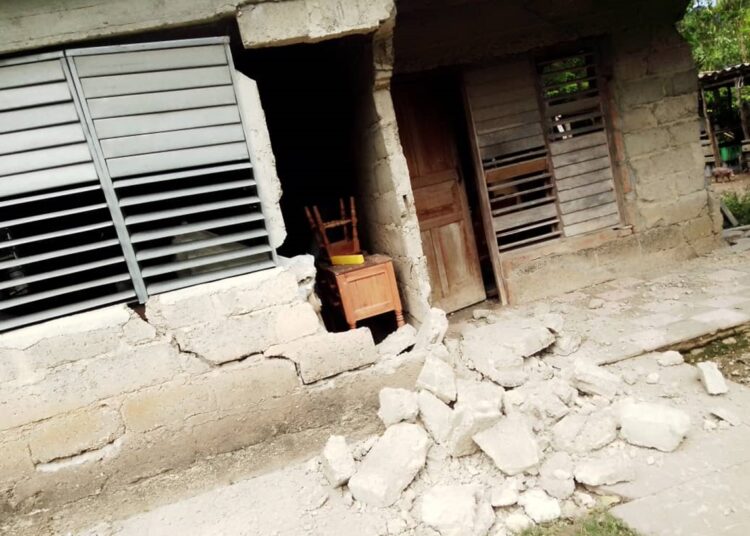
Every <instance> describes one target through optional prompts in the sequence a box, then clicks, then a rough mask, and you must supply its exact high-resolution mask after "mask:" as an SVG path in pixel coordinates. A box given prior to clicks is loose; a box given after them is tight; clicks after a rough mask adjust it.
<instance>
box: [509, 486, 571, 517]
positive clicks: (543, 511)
mask: <svg viewBox="0 0 750 536" xmlns="http://www.w3.org/2000/svg"><path fill="white" fill-rule="evenodd" d="M518 504H519V505H521V506H523V509H524V511H525V512H526V515H527V516H529V517H530V518H531V519H532V520H533V521H534V522H535V523H549V522H550V521H554V520H556V519H558V518H559V517H560V515H561V513H562V512H561V511H560V503H559V502H558V501H557V499H553V498H552V497H550V496H549V495H547V494H546V493H545V492H544V491H542V490H540V489H532V490H530V491H526V492H524V493H523V494H522V495H521V497H520V498H519V499H518Z"/></svg>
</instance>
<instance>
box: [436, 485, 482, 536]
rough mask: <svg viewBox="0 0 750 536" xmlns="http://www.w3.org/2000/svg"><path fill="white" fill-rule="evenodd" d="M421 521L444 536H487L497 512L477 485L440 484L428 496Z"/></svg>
mask: <svg viewBox="0 0 750 536" xmlns="http://www.w3.org/2000/svg"><path fill="white" fill-rule="evenodd" d="M421 518H422V522H423V523H424V524H425V525H427V526H428V527H431V528H433V529H435V530H437V531H438V532H439V533H440V534H441V536H485V535H486V534H487V532H488V531H489V529H490V527H491V526H492V524H493V523H494V521H495V513H494V511H493V510H492V507H491V506H490V505H489V504H488V503H486V501H484V500H483V499H482V498H481V494H479V493H478V490H477V489H476V488H475V487H474V486H449V485H438V486H434V487H433V488H431V489H430V490H429V491H428V492H427V493H425V495H424V497H423V499H422V505H421Z"/></svg>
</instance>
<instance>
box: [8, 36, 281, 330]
mask: <svg viewBox="0 0 750 536" xmlns="http://www.w3.org/2000/svg"><path fill="white" fill-rule="evenodd" d="M274 265H275V252H274V251H273V249H272V248H271V246H270V245H269V241H268V234H267V231H266V228H265V219H264V217H263V211H262V207H261V203H260V199H259V195H258V185H257V184H256V179H255V177H254V173H253V165H252V155H251V154H250V151H249V149H248V144H247V140H246V138H245V128H244V125H243V116H242V113H241V110H240V105H239V103H238V98H237V95H236V92H235V84H234V71H233V69H232V61H231V55H230V51H229V47H228V42H227V39H226V38H211V39H197V40H187V41H170V42H161V43H147V44H136V45H124V46H113V47H95V48H86V49H76V50H68V51H65V53H64V54H63V53H53V54H45V55H37V56H29V57H26V58H17V59H13V60H5V61H3V62H0V330H6V329H11V328H14V327H17V326H20V325H24V324H28V323H32V322H35V321H39V320H44V319H48V318H52V317H55V316H60V315H64V314H69V313H72V312H75V311H80V310H84V309H89V308H93V307H96V306H100V305H104V304H107V303H114V302H118V301H128V300H132V299H138V300H139V301H141V302H143V301H145V300H146V298H147V297H148V296H149V295H151V294H156V293H160V292H165V291H169V290H173V289H177V288H181V287H185V286H189V285H194V284H198V283H203V282H207V281H212V280H216V279H221V278H225V277H230V276H234V275H240V274H244V273H249V272H252V271H257V270H262V269H266V268H270V267H272V266H274Z"/></svg>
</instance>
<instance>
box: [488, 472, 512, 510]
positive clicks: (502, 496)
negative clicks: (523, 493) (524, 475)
mask: <svg viewBox="0 0 750 536" xmlns="http://www.w3.org/2000/svg"><path fill="white" fill-rule="evenodd" d="M518 490H519V483H518V480H517V479H515V478H508V479H506V480H505V482H503V483H502V485H500V486H498V487H495V488H493V489H492V492H491V493H490V504H492V506H494V507H495V508H502V507H505V506H513V505H514V504H516V503H517V502H518V496H519V494H518Z"/></svg>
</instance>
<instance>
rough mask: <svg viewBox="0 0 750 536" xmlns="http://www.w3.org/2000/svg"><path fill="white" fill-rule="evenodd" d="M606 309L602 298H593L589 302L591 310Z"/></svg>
mask: <svg viewBox="0 0 750 536" xmlns="http://www.w3.org/2000/svg"><path fill="white" fill-rule="evenodd" d="M602 307H604V300H602V299H601V298H591V300H589V309H601V308H602Z"/></svg>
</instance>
